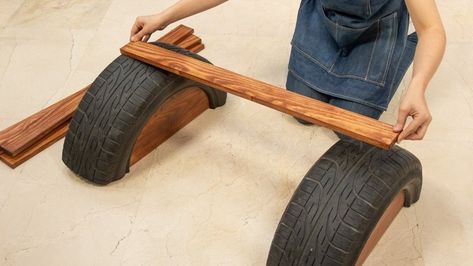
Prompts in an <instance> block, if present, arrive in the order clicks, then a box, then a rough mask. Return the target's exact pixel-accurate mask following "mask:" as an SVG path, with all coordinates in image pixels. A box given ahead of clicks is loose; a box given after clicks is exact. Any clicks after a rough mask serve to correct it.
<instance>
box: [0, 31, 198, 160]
mask: <svg viewBox="0 0 473 266" xmlns="http://www.w3.org/2000/svg"><path fill="white" fill-rule="evenodd" d="M193 32H194V30H193V29H192V28H189V27H186V26H184V25H180V26H178V27H176V28H175V29H173V30H171V31H170V32H169V33H167V34H165V35H164V36H162V37H161V38H159V39H158V41H160V42H166V43H170V44H177V43H178V42H182V41H183V40H185V39H186V38H188V37H190V36H192V33H193ZM201 49H203V45H201V46H196V47H193V48H192V49H191V51H193V52H199V51H200V50H201ZM89 87H90V85H89V86H87V87H86V88H84V89H82V90H80V91H78V92H76V93H74V94H72V95H70V96H68V97H66V98H64V99H62V100H61V101H59V102H57V103H55V104H53V105H51V106H49V107H48V108H46V109H43V110H41V111H39V112H38V113H36V114H33V115H32V116H30V117H28V118H26V119H24V120H22V121H20V122H18V123H17V124H15V125H13V126H10V127H8V128H6V129H4V130H2V131H1V132H0V160H1V161H3V162H5V163H6V164H7V165H9V166H10V167H12V168H15V167H17V166H18V165H20V164H21V163H23V162H25V161H27V160H28V159H30V158H31V157H33V156H34V155H36V154H38V153H39V152H41V151H43V150H44V149H46V148H47V147H49V146H50V145H52V144H53V143H55V142H56V141H58V140H59V139H61V138H63V137H64V136H65V135H66V133H67V128H68V123H69V121H70V119H71V117H72V114H73V111H74V110H75V109H76V108H77V106H78V104H79V103H80V101H81V99H82V96H83V95H84V94H85V93H86V91H87V89H88V88H89Z"/></svg>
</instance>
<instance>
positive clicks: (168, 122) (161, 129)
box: [130, 87, 209, 165]
mask: <svg viewBox="0 0 473 266" xmlns="http://www.w3.org/2000/svg"><path fill="white" fill-rule="evenodd" d="M208 108H209V100H208V97H207V95H206V94H205V92H204V91H202V90H201V89H200V88H196V87H191V88H187V89H185V90H183V91H180V92H178V93H177V94H175V95H173V96H171V97H170V98H169V99H168V100H166V102H165V103H164V104H163V105H162V106H161V107H159V108H158V110H156V112H155V113H154V114H153V115H152V116H151V118H150V119H149V120H148V122H147V123H146V125H145V127H144V128H143V129H142V130H141V133H140V135H139V137H138V139H137V140H136V143H135V146H134V148H133V152H132V155H131V158H130V165H133V164H135V163H136V162H138V161H139V160H141V159H142V158H143V157H145V156H146V155H147V154H149V153H150V152H152V151H153V150H154V149H156V148H157V147H158V146H159V145H160V144H161V143H163V142H164V141H166V140H167V139H168V138H170V137H171V136H172V135H174V134H175V133H176V132H177V131H179V130H180V129H181V128H183V127H184V126H186V125H187V124H188V123H190V122H191V121H192V120H194V119H195V118H196V117H197V116H199V115H200V114H201V113H203V112H204V111H205V110H207V109H208Z"/></svg>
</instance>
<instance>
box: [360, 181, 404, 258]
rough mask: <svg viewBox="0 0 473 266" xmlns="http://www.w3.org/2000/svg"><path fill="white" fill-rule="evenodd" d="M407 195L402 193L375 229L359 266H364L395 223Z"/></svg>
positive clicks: (362, 251) (364, 249) (391, 204)
mask: <svg viewBox="0 0 473 266" xmlns="http://www.w3.org/2000/svg"><path fill="white" fill-rule="evenodd" d="M405 195H406V193H405V191H404V190H403V191H401V192H400V193H399V194H398V195H397V196H396V197H395V198H394V200H393V201H392V202H391V203H390V204H389V206H388V208H387V209H386V211H384V213H383V215H382V216H381V218H380V219H379V221H378V223H377V224H376V226H375V228H374V229H373V232H371V234H370V237H369V238H368V241H366V243H365V246H364V247H363V249H362V250H361V253H360V256H359V257H358V260H357V261H356V265H357V266H361V265H363V263H364V262H365V260H366V259H367V258H368V256H369V255H370V253H371V251H373V249H374V247H375V246H376V244H377V243H378V241H379V240H380V239H381V237H382V236H383V234H384V232H386V230H387V229H388V227H389V225H391V223H392V222H393V221H394V218H396V216H397V215H398V213H399V212H400V211H401V209H402V207H403V206H404V200H405V197H406V196H405Z"/></svg>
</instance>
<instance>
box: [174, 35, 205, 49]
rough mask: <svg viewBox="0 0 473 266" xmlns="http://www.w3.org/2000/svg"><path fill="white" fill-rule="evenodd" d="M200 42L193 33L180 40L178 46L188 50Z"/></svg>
mask: <svg viewBox="0 0 473 266" xmlns="http://www.w3.org/2000/svg"><path fill="white" fill-rule="evenodd" d="M201 43H202V40H201V39H200V38H199V37H197V36H195V35H191V36H189V37H188V38H186V39H184V40H183V41H182V42H180V43H179V46H180V47H182V48H184V49H187V50H190V49H192V48H193V47H195V46H198V45H199V44H201Z"/></svg>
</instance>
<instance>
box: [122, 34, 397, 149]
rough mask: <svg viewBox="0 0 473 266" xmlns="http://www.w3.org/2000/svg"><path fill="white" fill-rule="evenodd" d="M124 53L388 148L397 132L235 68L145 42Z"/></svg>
mask: <svg viewBox="0 0 473 266" xmlns="http://www.w3.org/2000/svg"><path fill="white" fill-rule="evenodd" d="M121 52H122V54H124V55H127V56H130V57H133V58H135V59H137V60H140V61H143V62H145V63H148V64H150V65H153V66H156V67H159V68H162V69H165V70H167V71H170V72H172V73H175V74H177V75H180V76H183V77H186V78H188V79H191V80H195V81H197V82H200V83H203V84H206V85H209V86H211V87H213V88H217V89H220V90H223V91H226V92H228V93H232V94H234V95H237V96H240V97H242V98H245V99H248V100H251V101H254V102H257V103H260V104H262V105H265V106H268V107H270V108H273V109H276V110H278V111H281V112H284V113H287V114H290V115H292V116H295V117H298V118H300V119H304V120H306V121H309V122H312V123H316V124H319V125H322V126H325V127H328V128H330V129H332V130H334V131H337V132H340V133H342V134H345V135H348V136H350V137H352V138H355V139H358V140H361V141H364V142H367V143H370V144H372V145H375V146H378V147H381V148H383V149H389V148H390V147H392V145H394V143H395V142H396V139H397V136H398V133H395V132H393V130H392V126H391V125H389V124H386V123H383V122H380V121H378V120H376V119H372V118H369V117H366V116H363V115H360V114H357V113H354V112H350V111H347V110H344V109H341V108H337V107H335V106H332V105H330V104H327V103H324V102H321V101H317V100H314V99H311V98H309V97H305V96H302V95H299V94H297V93H293V92H290V91H287V90H285V89H282V88H279V87H276V86H273V85H270V84H267V83H264V82H261V81H258V80H255V79H253V78H249V77H246V76H243V75H240V74H237V73H234V72H232V71H229V70H226V69H223V68H220V67H217V66H214V65H211V64H208V63H205V62H202V61H199V60H196V59H194V58H191V57H188V56H184V55H181V54H178V53H175V52H172V51H169V50H166V49H163V48H160V47H156V46H154V45H151V44H147V43H143V42H135V43H129V44H127V45H126V46H124V47H123V48H122V49H121Z"/></svg>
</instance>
